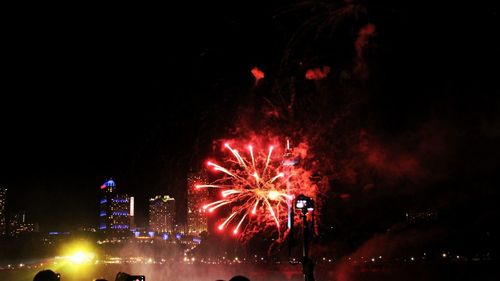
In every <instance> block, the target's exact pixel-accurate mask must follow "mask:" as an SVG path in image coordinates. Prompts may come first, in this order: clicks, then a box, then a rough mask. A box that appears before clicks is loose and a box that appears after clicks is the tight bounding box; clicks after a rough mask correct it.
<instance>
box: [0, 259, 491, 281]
mask: <svg viewBox="0 0 500 281" xmlns="http://www.w3.org/2000/svg"><path fill="white" fill-rule="evenodd" d="M44 268H50V269H52V270H54V271H57V272H59V273H61V275H62V280H63V281H69V280H72V281H91V280H94V279H95V278H105V279H107V280H110V281H112V280H114V278H115V275H116V273H117V272H119V271H124V272H128V273H131V274H141V275H145V276H146V280H148V281H163V280H165V281H167V280H168V281H183V280H190V281H198V280H200V281H201V280H203V281H214V280H218V279H222V280H229V279H230V278H231V277H232V276H234V275H237V274H240V275H246V276H248V277H250V279H251V280H253V281H255V280H266V281H278V280H286V281H295V280H297V281H298V280H303V279H302V275H301V269H300V267H299V266H291V265H248V264H236V265H235V264H233V265H207V264H194V265H192V264H175V265H174V264H172V265H165V264H163V265H158V264H97V265H78V266H76V265H71V264H67V265H64V264H56V265H53V266H47V267H45V266H44ZM40 269H41V268H27V267H24V268H17V269H2V270H0V280H16V281H28V280H32V278H33V276H34V275H35V274H36V272H38V271H39V270H40ZM315 275H316V280H318V281H326V280H338V281H357V280H374V281H379V280H380V281H390V280H398V281H400V280H439V281H443V280H500V279H499V276H500V275H499V274H498V273H497V272H496V271H494V268H493V265H492V264H490V263H486V264H485V263H481V264H433V265H430V264H420V265H419V264H416V265H404V266H398V267H384V266H380V267H359V266H344V267H342V268H340V269H339V267H335V266H334V265H325V266H319V267H318V268H317V269H316V274H315Z"/></svg>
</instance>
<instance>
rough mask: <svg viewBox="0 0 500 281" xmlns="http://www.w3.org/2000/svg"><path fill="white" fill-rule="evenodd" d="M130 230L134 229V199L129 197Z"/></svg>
mask: <svg viewBox="0 0 500 281" xmlns="http://www.w3.org/2000/svg"><path fill="white" fill-rule="evenodd" d="M130 228H131V229H133V228H135V198H134V197H133V196H131V197H130Z"/></svg>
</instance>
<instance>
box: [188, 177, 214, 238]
mask: <svg viewBox="0 0 500 281" xmlns="http://www.w3.org/2000/svg"><path fill="white" fill-rule="evenodd" d="M207 182H208V177H207V176H206V174H204V173H189V175H188V178H187V203H188V204H187V223H186V231H187V234H190V235H199V234H200V233H201V232H203V231H207V230H208V217H207V213H206V210H204V209H203V205H204V204H206V203H207V202H208V201H209V194H208V190H207V189H206V188H196V185H197V184H204V183H205V184H206V183H207Z"/></svg>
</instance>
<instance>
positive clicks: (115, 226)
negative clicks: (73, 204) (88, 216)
mask: <svg viewBox="0 0 500 281" xmlns="http://www.w3.org/2000/svg"><path fill="white" fill-rule="evenodd" d="M99 206H100V207H99V230H100V231H101V232H102V233H105V234H106V236H107V237H125V236H127V234H129V232H130V197H129V196H128V195H126V194H119V193H117V192H116V184H115V182H114V181H113V180H109V181H107V182H105V183H104V184H103V185H102V186H101V198H100V205H99Z"/></svg>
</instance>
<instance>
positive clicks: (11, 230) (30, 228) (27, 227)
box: [8, 211, 38, 237]
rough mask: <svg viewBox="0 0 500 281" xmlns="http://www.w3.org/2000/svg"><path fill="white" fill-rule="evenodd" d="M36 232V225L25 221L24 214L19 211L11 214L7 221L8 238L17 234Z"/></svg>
mask: <svg viewBox="0 0 500 281" xmlns="http://www.w3.org/2000/svg"><path fill="white" fill-rule="evenodd" d="M34 231H38V224H34V223H29V222H28V221H27V220H26V212H25V211H21V212H18V213H15V214H12V215H11V216H10V219H9V225H8V234H9V235H10V236H14V237H15V236H18V235H19V234H24V233H30V232H34Z"/></svg>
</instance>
